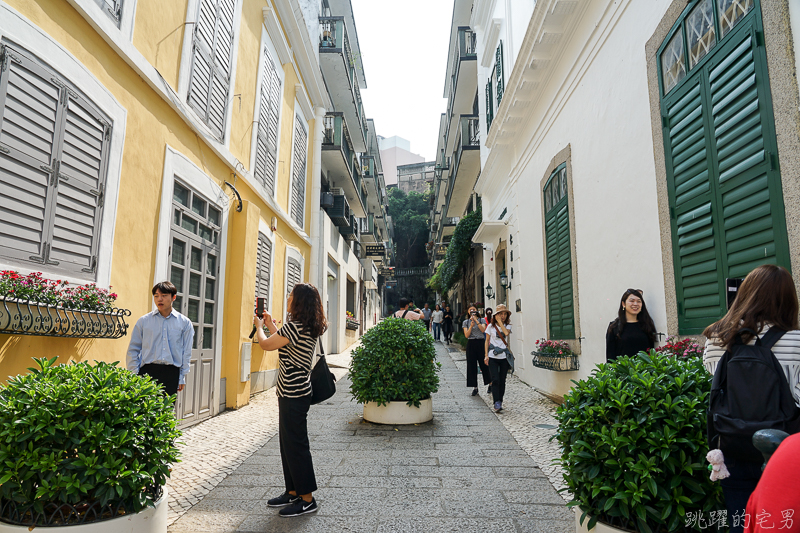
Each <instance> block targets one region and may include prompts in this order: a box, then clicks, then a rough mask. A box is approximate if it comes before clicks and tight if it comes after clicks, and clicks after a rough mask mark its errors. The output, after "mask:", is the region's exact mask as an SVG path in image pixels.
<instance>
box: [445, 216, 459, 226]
mask: <svg viewBox="0 0 800 533" xmlns="http://www.w3.org/2000/svg"><path fill="white" fill-rule="evenodd" d="M460 220H461V217H445V218H444V225H445V226H457V225H458V222H459V221H460Z"/></svg>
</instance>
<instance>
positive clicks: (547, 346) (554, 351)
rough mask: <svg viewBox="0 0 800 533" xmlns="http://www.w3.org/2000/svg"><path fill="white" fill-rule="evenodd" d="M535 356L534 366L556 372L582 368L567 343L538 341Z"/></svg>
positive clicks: (532, 353)
mask: <svg viewBox="0 0 800 533" xmlns="http://www.w3.org/2000/svg"><path fill="white" fill-rule="evenodd" d="M531 355H533V366H536V367H539V368H544V369H546V370H553V371H555V372H571V371H573V370H578V369H579V368H580V363H579V362H578V356H577V355H576V354H574V353H573V352H572V349H571V348H570V347H569V344H568V343H567V342H566V341H549V340H547V339H540V340H537V341H536V349H535V350H534V351H532V352H531Z"/></svg>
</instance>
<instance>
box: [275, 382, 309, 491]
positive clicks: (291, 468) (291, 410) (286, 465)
mask: <svg viewBox="0 0 800 533" xmlns="http://www.w3.org/2000/svg"><path fill="white" fill-rule="evenodd" d="M309 407H311V395H310V394H309V395H308V396H303V397H302V398H281V397H279V398H278V438H279V439H280V445H281V462H282V463H283V480H284V482H285V483H286V492H292V491H294V492H296V493H297V494H300V495H302V494H310V493H312V492H314V491H315V490H317V479H316V477H314V463H313V462H312V461H311V448H310V446H309V444H308V423H307V422H308V408H309Z"/></svg>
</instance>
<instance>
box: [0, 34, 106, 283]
mask: <svg viewBox="0 0 800 533" xmlns="http://www.w3.org/2000/svg"><path fill="white" fill-rule="evenodd" d="M0 54H1V55H0V57H1V58H2V59H0V73H1V74H2V75H0V162H2V164H0V253H2V255H3V256H4V257H8V258H11V259H14V260H17V261H21V262H25V263H34V264H44V265H47V268H48V270H50V271H58V272H64V273H81V272H88V273H94V272H95V268H96V263H97V248H98V239H99V236H100V221H101V217H100V213H101V208H102V198H103V190H104V187H105V177H106V172H107V168H106V167H107V161H108V149H109V139H110V132H111V126H110V123H109V121H108V120H107V119H106V118H105V117H104V116H103V115H102V114H101V113H100V111H99V110H98V109H97V108H95V107H94V105H93V104H92V103H91V102H89V101H88V100H86V98H84V97H83V96H81V95H79V94H78V93H77V91H75V90H73V89H72V88H71V87H70V86H68V85H67V84H66V83H65V82H64V81H62V80H61V78H60V77H59V76H58V75H57V74H56V73H55V72H52V71H50V70H49V69H48V68H46V67H44V65H42V64H40V63H39V62H38V61H35V60H33V59H31V58H30V57H27V56H26V55H25V54H24V53H23V52H21V51H19V50H16V49H14V48H12V47H10V46H8V45H3V46H2V50H1V52H0Z"/></svg>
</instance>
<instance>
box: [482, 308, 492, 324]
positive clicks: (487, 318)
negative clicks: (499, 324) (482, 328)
mask: <svg viewBox="0 0 800 533" xmlns="http://www.w3.org/2000/svg"><path fill="white" fill-rule="evenodd" d="M484 313H485V314H486V316H485V317H483V322H484V324H486V325H487V326H488V325H489V324H491V323H492V308H491V307H487V308H486V311H485V312H484Z"/></svg>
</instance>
